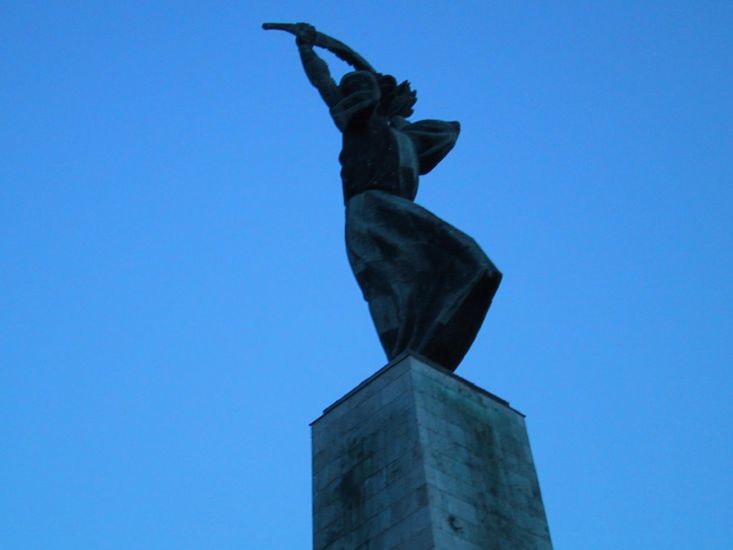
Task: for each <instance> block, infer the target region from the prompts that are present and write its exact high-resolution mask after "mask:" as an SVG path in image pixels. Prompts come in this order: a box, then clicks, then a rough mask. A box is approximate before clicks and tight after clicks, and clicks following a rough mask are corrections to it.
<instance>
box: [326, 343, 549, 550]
mask: <svg viewBox="0 0 733 550" xmlns="http://www.w3.org/2000/svg"><path fill="white" fill-rule="evenodd" d="M312 442H313V538H314V548H315V549H316V550H337V549H338V550H353V549H356V550H367V549H369V550H374V549H385V550H386V549H405V550H407V549H416V550H422V549H425V550H429V549H436V550H456V549H459V550H460V549H465V550H476V549H481V550H486V549H498V550H523V549H530V548H531V549H537V550H544V549H551V548H552V545H551V542H550V535H549V531H548V527H547V520H546V518H545V511H544V506H543V504H542V497H541V495H540V491H539V483H538V481H537V474H536V472H535V468H534V463H533V461H532V455H531V451H530V448H529V439H528V437H527V433H526V427H525V423H524V417H523V415H522V414H521V413H519V412H517V411H516V410H514V409H512V408H511V407H510V406H509V404H508V403H507V402H506V401H504V400H502V399H500V398H498V397H496V396H494V395H492V394H490V393H489V392H486V391H485V390H482V389H481V388H478V387H476V386H475V385H473V384H471V383H470V382H468V381H466V380H464V379H462V378H460V377H459V376H456V375H455V374H453V373H451V372H449V371H447V370H445V369H442V368H440V367H438V366H436V365H433V364H430V363H429V362H428V361H425V360H423V359H421V358H418V357H415V356H412V355H405V356H403V357H401V358H398V359H396V360H395V361H393V362H391V363H390V364H389V365H387V366H386V367H384V368H383V369H381V370H380V371H378V372H377V373H375V374H374V375H373V376H371V377H370V378H369V379H367V380H365V381H364V382H362V383H361V384H360V385H359V386H357V387H356V388H355V389H354V390H352V391H351V392H349V393H348V394H347V395H346V396H344V397H343V398H342V399H339V400H338V401H337V402H336V403H334V404H333V405H332V406H330V407H329V408H327V409H326V410H325V411H324V414H323V415H322V416H321V417H320V418H318V419H317V420H316V421H315V422H314V423H313V424H312Z"/></svg>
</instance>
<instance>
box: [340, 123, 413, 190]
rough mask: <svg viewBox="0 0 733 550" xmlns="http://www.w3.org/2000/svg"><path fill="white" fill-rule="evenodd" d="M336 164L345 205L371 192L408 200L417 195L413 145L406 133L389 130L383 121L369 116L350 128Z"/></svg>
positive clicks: (393, 129) (344, 135) (388, 126)
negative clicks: (339, 172)
mask: <svg viewBox="0 0 733 550" xmlns="http://www.w3.org/2000/svg"><path fill="white" fill-rule="evenodd" d="M339 160H340V161H341V180H342V184H343V191H344V202H348V201H349V199H351V197H353V196H355V195H358V194H359V193H363V192H364V191H370V190H378V191H385V192H388V193H392V194H394V195H398V196H400V197H403V198H406V199H408V200H413V199H414V198H415V195H416V194H417V185H418V159H417V153H416V151H415V145H414V144H413V142H412V140H411V139H410V138H409V136H407V135H406V134H405V133H403V132H401V131H400V130H397V129H395V128H392V127H391V126H390V124H389V121H388V120H387V119H386V118H385V117H382V116H379V115H377V114H372V115H371V116H370V117H369V119H368V120H367V121H364V122H363V123H361V124H351V125H349V127H348V128H346V130H345V131H344V133H343V147H342V149H341V154H340V155H339Z"/></svg>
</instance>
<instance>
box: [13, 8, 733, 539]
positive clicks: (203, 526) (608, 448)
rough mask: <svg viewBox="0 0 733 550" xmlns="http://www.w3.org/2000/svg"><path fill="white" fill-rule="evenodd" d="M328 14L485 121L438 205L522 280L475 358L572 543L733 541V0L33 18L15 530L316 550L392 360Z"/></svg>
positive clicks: (433, 91) (370, 49)
mask: <svg viewBox="0 0 733 550" xmlns="http://www.w3.org/2000/svg"><path fill="white" fill-rule="evenodd" d="M299 20H305V21H310V22H312V23H313V24H315V25H316V26H317V27H318V28H319V29H322V30H323V31H325V32H327V33H329V34H331V35H333V36H335V37H338V38H341V39H343V40H344V41H346V42H348V43H349V44H351V45H352V46H353V47H354V48H355V49H357V50H358V51H359V52H360V53H362V54H363V55H364V56H365V57H366V58H367V59H369V61H370V62H371V63H372V64H373V65H375V66H376V67H377V68H378V69H379V70H381V71H384V72H391V73H393V74H395V75H396V76H397V77H398V78H400V79H409V80H410V81H411V82H412V83H413V85H414V87H415V88H416V89H417V90H418V97H419V101H418V104H417V107H416V113H415V118H416V119H419V118H443V119H447V120H460V121H461V122H462V125H463V131H462V134H461V137H460V139H459V141H458V143H457V146H456V148H455V149H454V150H453V152H452V153H451V154H450V155H449V156H448V157H447V158H446V160H445V161H444V162H443V163H442V164H441V165H440V166H439V167H438V168H437V169H436V170H435V171H434V172H433V173H431V174H430V175H429V176H427V177H425V178H424V179H423V180H422V187H421V190H420V193H419V195H418V202H419V203H421V204H422V205H424V206H426V207H427V208H429V209H431V210H433V211H434V212H435V213H436V214H438V215H439V216H441V217H443V218H444V219H446V220H448V221H449V222H451V223H453V224H454V225H456V226H457V227H459V228H461V229H462V230H464V231H466V232H467V233H469V234H471V235H472V236H473V237H475V238H476V240H477V241H478V242H479V243H480V244H481V245H482V246H483V248H484V249H485V250H486V252H487V253H488V254H489V255H490V256H491V258H492V259H493V260H494V262H495V263H496V264H497V265H498V266H499V267H500V269H501V270H502V271H503V272H504V275H505V279H504V282H503V285H502V287H501V288H500V290H499V293H498V294H497V297H496V299H495V302H494V305H493V307H492V310H491V311H490V313H489V316H488V317H487V321H486V323H485V324H484V327H483V329H482V331H481V333H480V334H479V336H478V338H477V341H476V343H475V345H474V347H473V348H472V350H471V351H470V352H469V354H468V355H467V357H466V359H465V360H464V362H463V364H462V365H461V366H460V367H459V370H458V373H459V374H461V375H462V376H464V377H466V378H468V379H470V380H471V381H473V382H475V383H477V384H478V385H480V386H482V387H484V388H486V389H488V390H490V391H492V392H494V393H496V394H498V395H500V396H502V397H504V398H505V399H507V400H509V401H510V402H511V403H512V404H513V405H514V406H516V407H517V408H518V409H520V410H522V411H523V412H525V413H526V414H527V420H528V426H529V430H530V438H531V441H532V445H533V450H534V455H535V460H536V464H537V468H538V472H539V477H540V483H541V486H542V490H543V493H544V498H545V505H546V507H547V512H548V517H549V520H550V528H551V532H552V536H553V538H554V541H555V544H556V547H557V548H558V549H570V550H588V549H593V550H626V549H631V550H633V549H658V548H664V549H694V550H700V549H703V550H705V549H727V548H730V547H731V540H733V510H732V508H733V504H732V501H733V497H732V496H731V495H732V494H733V475H732V474H731V471H732V468H731V466H732V465H733V443H732V441H733V437H732V436H733V422H732V421H731V417H732V416H733V406H732V405H731V401H733V399H732V398H733V384H732V382H733V375H732V373H731V366H733V356H732V355H733V354H732V353H731V338H732V336H733V334H732V333H733V330H732V329H733V322H732V320H731V319H732V314H733V291H732V285H731V283H732V282H733V281H732V279H733V277H732V271H733V269H732V268H733V258H732V247H731V243H732V242H733V223H732V222H731V212H732V211H733V200H732V199H733V190H732V188H731V183H732V181H733V169H732V166H733V162H732V160H733V97H732V96H733V3H731V2H729V1H722V0H719V1H712V0H696V1H688V2H678V1H651V0H650V1H644V2H637V1H629V2H543V3H537V2H523V3H520V2H429V1H420V2H418V1H404V2H386V1H379V2H335V1H317V2H304V1H303V2H278V3H277V4H275V5H272V6H269V7H268V6H267V3H266V2H262V3H254V2H247V1H244V2H219V1H213V2H192V1H189V2H170V3H163V2H157V3H150V2H138V1H131V2H86V1H79V2H71V3H69V2H54V1H47V2H36V1H30V0H28V1H22V2H21V1H15V2H4V3H2V5H0V35H1V36H2V41H1V44H0V151H1V153H0V364H1V367H0V419H1V421H0V442H2V443H1V444H0V546H2V548H12V549H36V548H39V549H47V548H54V549H56V548H74V549H77V548H94V549H101V548H120V549H129V548H176V549H180V548H212V549H223V548H252V549H266V550H269V549H276V550H277V549H284V550H290V549H299V548H303V549H305V548H309V547H310V543H311V538H310V537H311V530H310V521H311V514H310V441H309V428H308V423H309V422H310V421H312V420H313V419H315V418H316V417H317V416H318V415H319V413H320V411H321V410H322V409H323V408H324V407H325V406H327V405H329V404H330V403H331V402H333V401H334V400H335V399H337V398H338V397H340V396H341V395H342V394H343V393H345V392H346V391H348V390H349V389H351V388H352V387H353V386H355V385H356V384H357V383H358V382H360V381H361V380H362V379H364V378H366V377H367V376H368V375H370V374H371V373H373V372H374V371H375V370H376V369H378V368H379V367H381V366H382V365H383V364H384V363H385V358H384V356H383V353H382V350H381V348H380V345H379V342H378V340H377V337H376V334H375V332H374V329H373V327H372V324H371V320H370V318H369V315H368V311H367V307H366V304H365V303H364V302H363V301H362V300H361V297H360V293H359V290H358V287H357V285H356V282H355V281H354V280H353V277H352V275H351V272H350V270H349V267H348V264H347V260H346V256H345V251H344V243H343V205H342V202H341V201H342V198H341V190H340V181H339V175H338V171H339V167H338V163H337V155H338V152H339V146H340V136H339V134H338V132H337V131H336V129H335V127H334V125H333V123H332V122H331V121H330V119H329V117H328V114H327V111H326V108H325V106H324V105H323V104H322V103H321V102H320V98H319V97H318V96H317V94H316V92H315V90H313V89H312V88H310V86H309V85H308V83H307V81H306V79H305V76H304V75H303V73H302V69H301V67H300V65H299V61H298V57H297V52H296V49H295V47H294V45H293V40H292V39H291V38H290V37H289V36H287V35H285V34H282V33H274V32H271V33H265V32H263V31H262V30H260V24H261V23H262V22H263V21H299ZM329 59H330V60H333V61H334V62H333V63H332V66H333V67H334V72H336V73H337V74H341V73H343V72H344V70H345V66H344V65H343V64H342V63H341V62H338V61H337V60H334V59H333V58H329Z"/></svg>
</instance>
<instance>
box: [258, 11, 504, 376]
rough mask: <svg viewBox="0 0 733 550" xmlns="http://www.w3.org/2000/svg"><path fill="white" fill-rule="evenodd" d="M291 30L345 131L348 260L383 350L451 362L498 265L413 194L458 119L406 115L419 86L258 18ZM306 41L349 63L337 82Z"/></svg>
mask: <svg viewBox="0 0 733 550" xmlns="http://www.w3.org/2000/svg"><path fill="white" fill-rule="evenodd" d="M263 27H264V28H265V29H278V30H285V31H288V32H291V33H293V34H294V35H295V36H296V44H297V46H298V51H299V52H300V57H301V60H302V62H303V68H304V69H305V72H306V75H307V76H308V79H309V80H310V82H311V84H313V86H315V87H316V89H317V90H318V92H319V93H320V95H321V97H322V98H323V100H324V101H325V102H326V105H328V108H329V110H330V113H331V117H332V118H333V120H334V122H335V123H336V126H337V127H338V129H339V130H340V131H341V133H342V134H343V147H342V149H341V154H340V155H339V160H340V162H341V180H342V184H343V193H344V203H345V204H346V248H347V253H348V257H349V263H350V264H351V268H352V270H353V272H354V275H355V276H356V280H357V281H358V283H359V286H360V287H361V290H362V292H363V294H364V298H365V300H366V301H367V302H368V303H369V311H370V313H371V316H372V319H373V321H374V325H375V326H376V328H377V332H378V333H379V338H380V340H381V342H382V346H383V347H384V351H385V352H386V354H387V357H388V358H389V359H390V360H391V359H393V358H394V357H396V356H397V355H399V354H401V353H402V352H405V351H413V352H416V353H418V354H420V355H422V356H424V357H426V358H428V359H430V360H432V361H434V362H435V363H438V364H439V365H441V366H443V367H445V368H447V369H450V370H455V369H456V367H457V366H458V364H459V363H460V362H461V360H462V359H463V356H464V355H465V354H466V352H467V351H468V349H469V347H470V346H471V344H472V343H473V340H474V338H475V337H476V333H477V332H478V330H479V328H480V327H481V324H482V322H483V320H484V317H485V315H486V312H487V311H488V309H489V306H490V305H491V300H492V298H493V297H494V294H495V293H496V289H497V288H498V286H499V282H500V281H501V273H500V272H499V271H498V270H497V269H496V267H495V266H494V264H493V263H492V262H491V260H489V258H488V257H487V256H486V254H484V252H483V251H482V250H481V248H479V246H478V245H477V244H476V242H475V241H474V240H473V239H472V238H471V237H469V236H468V235H466V234H464V233H462V232H461V231H459V230H458V229H456V228H454V227H453V226H451V225H449V224H448V223H446V222H444V221H443V220H441V219H440V218H438V217H436V216H435V215H433V214H432V213H430V212H429V211H427V210H426V209H425V208H422V207H421V206H418V205H417V204H415V203H414V202H413V200H414V199H415V195H416V194H417V187H418V176H421V175H425V174H427V173H428V172H430V171H431V170H432V169H433V168H435V166H436V165H437V164H438V163H439V162H440V161H441V160H442V159H443V158H444V157H445V156H446V155H447V154H448V152H449V151H450V150H451V149H452V148H453V146H454V145H455V142H456V139H457V138H458V133H459V131H460V125H459V123H458V122H444V121H441V120H420V121H417V122H409V121H408V120H407V119H408V118H409V117H410V115H412V112H413V110H412V107H413V105H414V104H415V102H416V101H417V94H416V92H415V91H413V90H412V89H411V88H410V84H409V82H407V81H405V82H402V83H401V84H397V81H396V79H395V78H394V77H393V76H391V75H387V74H381V73H378V72H377V71H376V70H374V69H373V68H372V66H371V65H369V63H368V62H367V61H366V60H364V59H363V58H362V57H361V56H360V55H359V54H357V53H356V52H354V51H353V50H351V49H350V48H349V47H348V46H346V45H345V44H343V43H342V42H339V41H338V40H335V39H333V38H331V37H329V36H327V35H325V34H322V33H319V32H317V31H316V30H315V28H314V27H313V26H311V25H309V24H307V23H298V24H282V23H265V24H264V25H263ZM314 46H319V47H322V48H326V49H327V50H329V51H331V52H332V53H334V54H336V55H337V56H339V57H340V58H341V59H343V60H344V61H346V62H347V63H349V64H350V65H351V66H353V67H354V69H355V70H354V71H353V72H349V73H347V74H346V75H344V77H343V78H342V79H341V82H340V83H339V84H336V82H334V80H333V79H332V78H331V75H330V73H329V70H328V66H327V65H326V63H325V62H324V61H323V60H322V59H321V58H320V57H318V55H317V54H316V52H315V51H314V48H313V47H314Z"/></svg>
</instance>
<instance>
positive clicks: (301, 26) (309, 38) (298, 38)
mask: <svg viewBox="0 0 733 550" xmlns="http://www.w3.org/2000/svg"><path fill="white" fill-rule="evenodd" d="M295 32H296V35H295V42H296V43H297V44H298V45H301V44H307V45H312V44H313V42H315V40H316V28H315V27H314V26H313V25H311V24H309V23H296V24H295Z"/></svg>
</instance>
